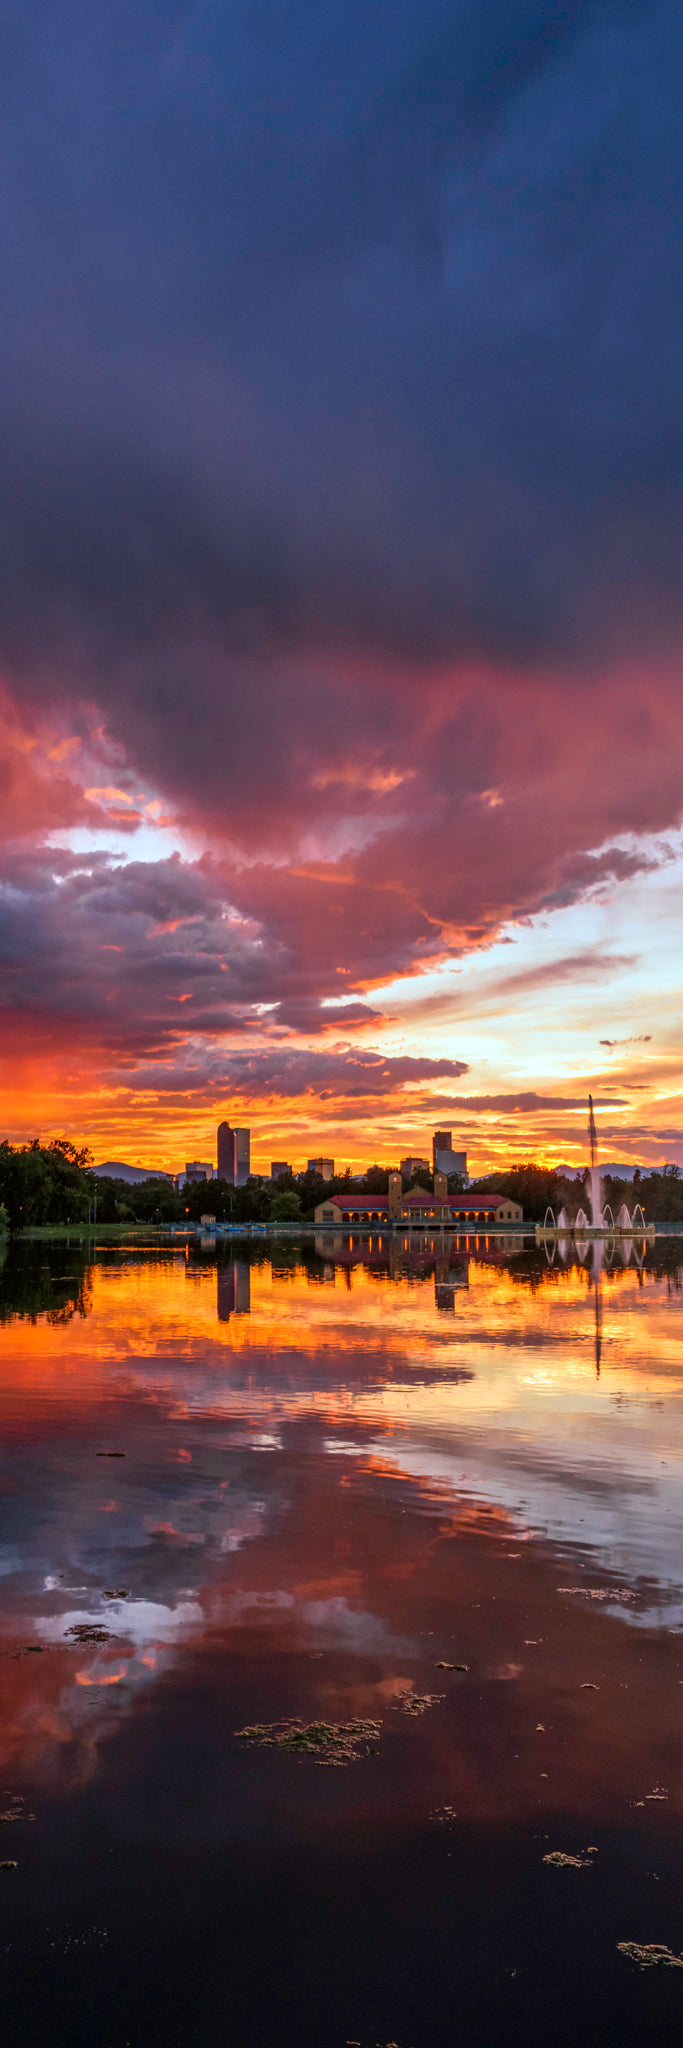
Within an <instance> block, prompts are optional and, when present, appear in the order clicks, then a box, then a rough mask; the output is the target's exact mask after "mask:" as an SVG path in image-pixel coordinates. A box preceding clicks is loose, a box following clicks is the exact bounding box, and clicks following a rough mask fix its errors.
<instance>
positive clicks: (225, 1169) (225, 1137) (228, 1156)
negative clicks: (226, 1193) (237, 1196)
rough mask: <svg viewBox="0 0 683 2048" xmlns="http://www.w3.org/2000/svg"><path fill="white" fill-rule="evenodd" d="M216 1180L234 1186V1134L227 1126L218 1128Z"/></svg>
mask: <svg viewBox="0 0 683 2048" xmlns="http://www.w3.org/2000/svg"><path fill="white" fill-rule="evenodd" d="M218 1178H219V1180H227V1181H228V1182H229V1184H230V1187H231V1188H234V1185H235V1133H234V1131H231V1129H230V1125H229V1124H225V1123H224V1124H219V1126H218Z"/></svg>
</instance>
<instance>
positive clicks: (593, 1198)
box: [536, 1095, 655, 1248]
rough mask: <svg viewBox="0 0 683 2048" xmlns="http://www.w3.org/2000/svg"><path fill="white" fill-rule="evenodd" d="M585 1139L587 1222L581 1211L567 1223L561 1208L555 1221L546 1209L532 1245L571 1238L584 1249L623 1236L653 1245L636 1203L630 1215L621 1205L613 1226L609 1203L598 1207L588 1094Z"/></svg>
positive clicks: (594, 1137) (595, 1136) (650, 1228)
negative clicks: (589, 1242) (591, 1241)
mask: <svg viewBox="0 0 683 2048" xmlns="http://www.w3.org/2000/svg"><path fill="white" fill-rule="evenodd" d="M588 1138H589V1144H590V1166H589V1168H588V1185H589V1190H590V1210H591V1220H590V1222H589V1220H588V1217H587V1215H586V1211H585V1209H583V1208H582V1209H579V1212H578V1215H577V1217H576V1219H575V1221H574V1223H570V1222H569V1218H568V1216H567V1212H566V1209H561V1210H560V1213H559V1216H558V1218H557V1222H556V1221H555V1216H554V1213H553V1210H552V1209H550V1208H548V1209H546V1212H545V1218H544V1221H543V1223H542V1224H540V1223H537V1224H536V1243H537V1244H541V1243H545V1242H547V1241H548V1240H554V1239H567V1238H572V1239H573V1240H574V1242H575V1243H578V1241H579V1240H580V1241H581V1244H582V1248H584V1247H585V1246H586V1245H587V1240H588V1239H589V1238H590V1239H595V1238H597V1239H604V1238H610V1239H615V1238H623V1237H627V1238H633V1237H636V1236H637V1237H640V1238H647V1240H648V1243H650V1244H651V1243H653V1242H654V1235H655V1226H654V1223H646V1222H645V1217H644V1215H643V1211H642V1209H641V1206H640V1202H636V1206H635V1208H634V1211H633V1215H632V1216H630V1215H629V1212H628V1209H627V1207H626V1203H625V1202H622V1205H621V1208H620V1210H619V1215H618V1217H617V1220H616V1223H615V1221H614V1217H613V1215H612V1211H611V1208H610V1206H609V1202H608V1203H607V1204H606V1207H605V1208H604V1209H603V1207H602V1196H601V1190H600V1168H599V1166H598V1134H597V1131H596V1128H595V1112H594V1109H593V1097H592V1095H589V1097H588Z"/></svg>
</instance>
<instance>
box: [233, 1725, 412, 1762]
mask: <svg viewBox="0 0 683 2048" xmlns="http://www.w3.org/2000/svg"><path fill="white" fill-rule="evenodd" d="M381 1731H382V1723H381V1721H360V1720H356V1721H300V1720H289V1721H263V1722H255V1723H254V1724H253V1726H251V1727H247V1728H236V1729H235V1735H236V1738H237V1741H238V1742H247V1743H248V1744H249V1746H250V1748H254V1747H256V1748H259V1749H286V1750H289V1751H290V1752H291V1754H292V1755H293V1756H312V1757H313V1758H314V1761H315V1762H316V1763H317V1764H329V1765H337V1766H340V1765H344V1764H355V1763H358V1761H359V1759H360V1757H362V1756H374V1755H375V1752H376V1745H377V1743H378V1741H379V1738H380V1734H381Z"/></svg>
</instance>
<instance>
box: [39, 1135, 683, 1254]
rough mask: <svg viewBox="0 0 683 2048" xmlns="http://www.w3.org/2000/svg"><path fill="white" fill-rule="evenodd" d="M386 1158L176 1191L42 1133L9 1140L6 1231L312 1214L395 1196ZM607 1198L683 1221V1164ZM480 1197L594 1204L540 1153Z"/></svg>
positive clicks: (574, 1206)
mask: <svg viewBox="0 0 683 2048" xmlns="http://www.w3.org/2000/svg"><path fill="white" fill-rule="evenodd" d="M391 1170H392V1169H390V1168H388V1167H385V1166H377V1165H374V1166H370V1167H369V1168H368V1171H367V1173H365V1174H363V1175H362V1177H361V1178H360V1179H358V1180H356V1179H353V1180H352V1178H351V1174H350V1172H348V1171H347V1172H346V1173H345V1174H335V1175H334V1176H333V1178H332V1179H331V1180H328V1181H325V1180H323V1178H322V1175H321V1174H318V1173H314V1172H306V1173H299V1174H292V1173H287V1174H282V1175H280V1177H279V1179H278V1180H277V1181H275V1182H271V1181H270V1180H264V1179H262V1178H261V1177H260V1176H259V1175H258V1174H252V1175H251V1176H250V1178H249V1180H248V1181H247V1183H246V1186H245V1187H242V1188H234V1187H231V1186H230V1185H229V1183H228V1182H227V1181H224V1180H219V1179H216V1180H212V1181H208V1182H207V1181H194V1182H191V1183H190V1184H189V1185H188V1186H187V1187H185V1188H181V1189H176V1188H174V1186H173V1183H172V1182H171V1181H170V1180H166V1179H163V1178H161V1177H155V1176H154V1175H152V1176H150V1178H149V1179H148V1180H144V1181H137V1182H135V1183H134V1184H133V1185H130V1184H129V1182H127V1181H122V1180H116V1179H114V1178H112V1177H111V1176H110V1175H104V1174H97V1173H94V1172H93V1169H92V1154H91V1153H90V1152H89V1151H88V1149H87V1147H85V1146H82V1147H81V1148H80V1149H79V1147H78V1146H75V1145H72V1144H71V1142H70V1140H69V1139H68V1138H53V1139H51V1141H50V1143H49V1144H47V1145H41V1144H40V1142H39V1140H38V1139H37V1138H34V1139H33V1140H32V1141H31V1142H30V1143H29V1144H28V1145H10V1144H9V1143H8V1142H7V1141H5V1142H3V1143H2V1144H0V1236H2V1235H3V1231H6V1230H7V1229H11V1230H13V1231H17V1230H26V1229H31V1228H35V1227H36V1226H39V1225H42V1226H43V1227H44V1228H45V1227H49V1225H50V1224H68V1223H87V1222H88V1221H89V1220H90V1221H91V1222H93V1223H95V1222H97V1223H98V1224H133V1223H141V1224H149V1225H157V1226H160V1227H163V1226H164V1225H168V1224H170V1223H176V1224H182V1223H190V1224H196V1223H198V1222H199V1220H200V1217H201V1216H203V1215H212V1216H215V1218H216V1221H217V1222H219V1223H230V1222H232V1223H268V1222H287V1221H291V1222H296V1221H298V1220H299V1219H300V1220H301V1221H302V1222H310V1221H311V1220H312V1218H313V1216H314V1212H315V1209H316V1207H317V1204H318V1203H319V1202H322V1201H325V1200H326V1199H329V1197H330V1196H331V1195H334V1194H338V1195H342V1196H343V1195H344V1194H346V1195H350V1194H356V1195H363V1194H366V1195H368V1196H369V1197H370V1196H377V1195H385V1194H386V1193H387V1188H388V1180H389V1172H390V1171H391ZM403 1185H404V1188H409V1187H424V1188H425V1189H427V1190H428V1191H429V1192H432V1190H433V1178H432V1175H431V1174H430V1173H429V1172H428V1171H427V1169H426V1168H424V1167H419V1168H418V1169H417V1172H416V1173H414V1174H413V1175H412V1177H411V1178H410V1180H407V1179H404V1183H403ZM465 1185H466V1184H465V1182H464V1181H463V1180H462V1177H461V1176H460V1175H459V1174H451V1175H450V1176H449V1180H448V1188H449V1193H451V1194H458V1193H460V1192H461V1191H462V1189H463V1188H464V1187H465ZM602 1187H603V1200H604V1201H605V1202H609V1203H610V1206H611V1208H612V1211H613V1213H614V1215H615V1216H616V1215H617V1214H618V1211H619V1209H620V1208H621V1205H622V1202H626V1204H627V1207H628V1208H629V1209H632V1207H633V1205H634V1203H635V1202H637V1201H640V1202H641V1203H642V1206H643V1209H644V1211H645V1216H646V1220H647V1221H648V1222H658V1223H665V1222H681V1221H683V1177H682V1176H681V1172H680V1169H679V1167H677V1166H665V1167H664V1168H663V1169H662V1171H661V1173H650V1174H647V1175H645V1176H643V1177H642V1178H641V1176H640V1174H639V1173H638V1172H636V1175H635V1176H634V1179H633V1181H623V1180H618V1179H615V1178H613V1177H611V1176H609V1175H606V1176H605V1177H604V1178H603V1182H602ZM467 1192H468V1194H469V1195H471V1198H472V1202H473V1204H475V1203H476V1202H477V1200H478V1199H479V1198H481V1199H482V1200H483V1199H484V1198H485V1196H486V1195H487V1194H488V1193H490V1192H496V1193H498V1194H501V1195H507V1196H509V1197H510V1198H511V1199H512V1200H513V1201H515V1202H519V1203H520V1205H521V1208H522V1210H523V1212H524V1217H525V1220H526V1221H528V1222H530V1223H534V1222H542V1221H543V1218H544V1216H545V1212H546V1209H547V1208H548V1207H550V1208H552V1209H554V1211H555V1213H556V1214H557V1213H558V1211H559V1209H561V1208H562V1207H564V1208H565V1209H566V1211H567V1214H568V1216H569V1218H570V1220H573V1219H574V1217H575V1216H576V1213H577V1210H578V1209H579V1208H580V1207H581V1206H582V1205H583V1206H584V1207H585V1206H586V1192H585V1187H584V1183H583V1181H581V1180H568V1179H566V1178H565V1177H564V1176H563V1175H561V1174H557V1173H554V1172H552V1171H551V1170H550V1169H549V1168H546V1167H543V1166H538V1165H537V1164H536V1163H535V1162H533V1161H528V1162H526V1163H523V1164H514V1165H512V1166H511V1167H509V1168H507V1169H500V1170H497V1171H496V1172H495V1173H490V1174H487V1175H486V1176H485V1177H483V1178H481V1179H480V1180H478V1181H477V1182H476V1183H474V1182H473V1183H472V1184H471V1186H470V1187H469V1188H468V1190H467Z"/></svg>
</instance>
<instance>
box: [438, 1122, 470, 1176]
mask: <svg viewBox="0 0 683 2048" xmlns="http://www.w3.org/2000/svg"><path fill="white" fill-rule="evenodd" d="M452 1138H453V1133H452V1131H435V1132H434V1137H433V1139H432V1161H433V1168H434V1172H435V1173H461V1174H462V1175H463V1178H464V1179H465V1180H466V1179H467V1153H466V1152H454V1151H453V1144H452Z"/></svg>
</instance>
